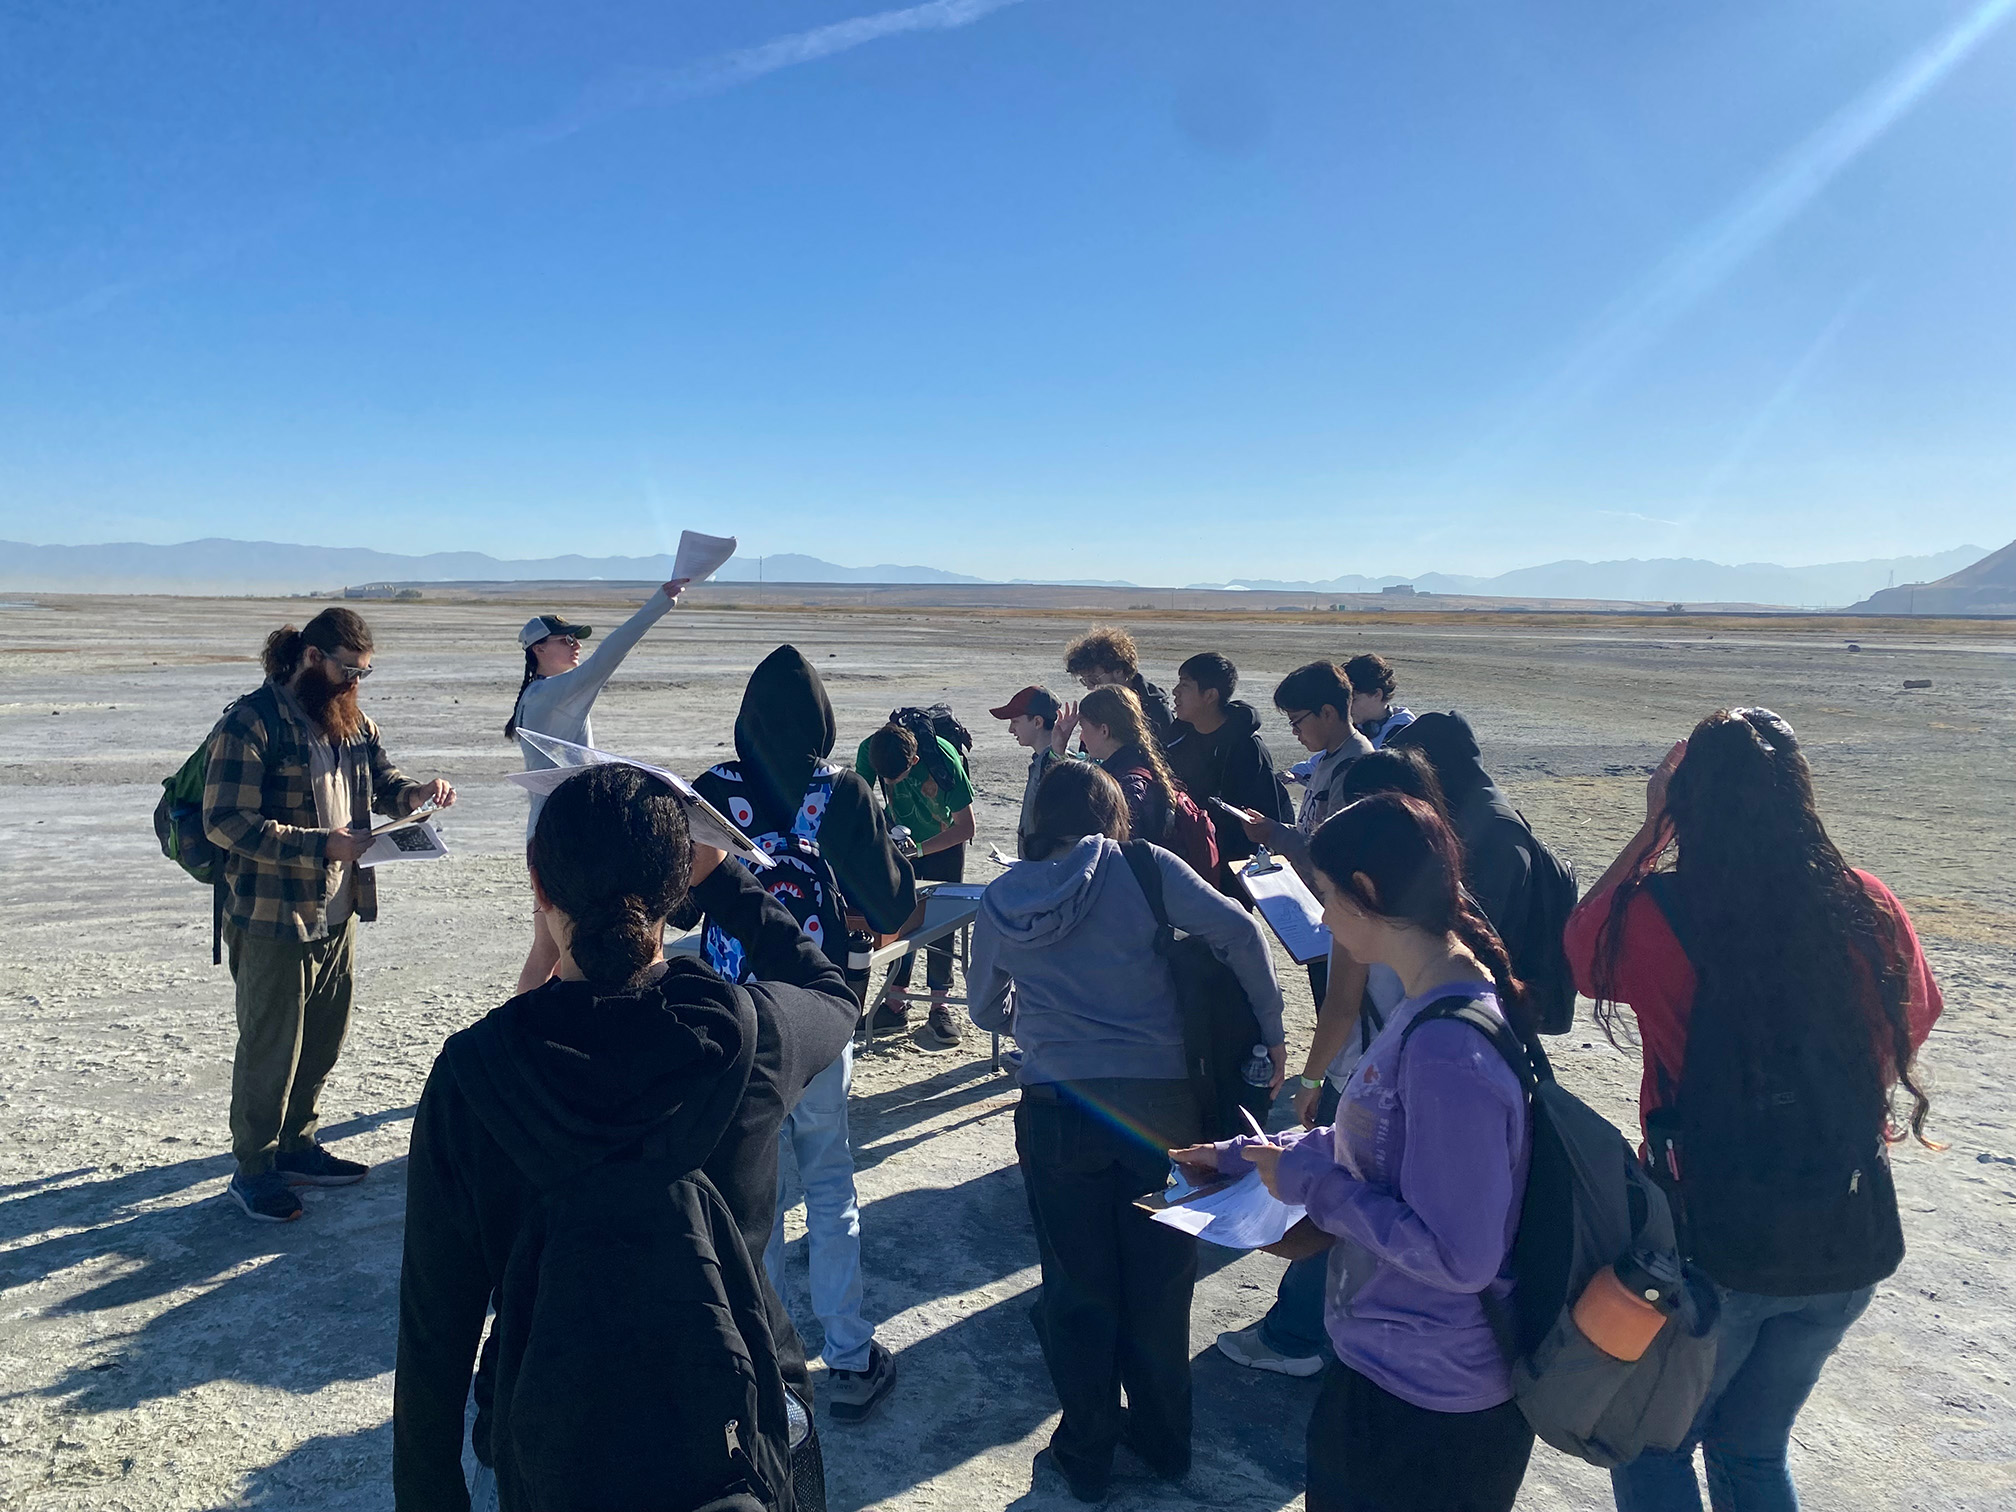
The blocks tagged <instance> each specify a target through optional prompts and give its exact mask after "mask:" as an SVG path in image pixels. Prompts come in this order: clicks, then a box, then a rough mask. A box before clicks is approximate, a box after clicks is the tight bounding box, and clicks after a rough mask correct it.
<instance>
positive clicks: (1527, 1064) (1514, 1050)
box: [1400, 993, 1554, 1097]
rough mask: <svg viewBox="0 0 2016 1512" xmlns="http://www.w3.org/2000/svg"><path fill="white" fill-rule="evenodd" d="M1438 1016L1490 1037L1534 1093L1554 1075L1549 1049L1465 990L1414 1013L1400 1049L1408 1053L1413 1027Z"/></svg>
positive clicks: (1522, 1084) (1528, 1092)
mask: <svg viewBox="0 0 2016 1512" xmlns="http://www.w3.org/2000/svg"><path fill="white" fill-rule="evenodd" d="M1438 1019H1455V1020H1457V1021H1459V1022H1461V1023H1465V1024H1468V1025H1469V1026H1470V1027H1471V1028H1472V1029H1475V1030H1476V1031H1477V1032H1478V1033H1479V1034H1481V1035H1483V1036H1484V1037H1485V1038H1486V1039H1488V1040H1489V1041H1491V1044H1492V1046H1493V1047H1494V1048H1495V1049H1496V1050H1497V1051H1498V1054H1499V1056H1500V1058H1502V1059H1503V1060H1504V1062H1505V1064H1506V1065H1507V1066H1509V1067H1510V1068H1511V1071H1512V1074H1513V1075H1514V1076H1516V1077H1518V1078H1519V1085H1520V1087H1521V1088H1522V1089H1524V1091H1525V1093H1526V1095H1527V1096H1528V1097H1531V1096H1532V1095H1533V1091H1534V1089H1535V1088H1536V1087H1537V1086H1539V1085H1540V1084H1541V1083H1542V1082H1550V1081H1552V1080H1553V1079H1554V1068H1553V1067H1552V1066H1551V1065H1549V1064H1548V1062H1547V1053H1546V1052H1545V1051H1544V1050H1542V1049H1541V1048H1540V1047H1539V1046H1538V1045H1535V1044H1532V1043H1531V1042H1529V1041H1527V1040H1525V1039H1523V1038H1522V1037H1521V1036H1520V1035H1519V1033H1518V1031H1517V1030H1515V1029H1514V1028H1513V1027H1512V1026H1511V1025H1510V1024H1508V1023H1506V1022H1505V1020H1504V1019H1502V1018H1500V1017H1499V1016H1498V1015H1497V1014H1495V1013H1486V1012H1485V1011H1484V1010H1483V1009H1482V1008H1480V1007H1479V1006H1478V1005H1477V1000H1476V999H1475V998H1473V997H1469V996H1466V995H1462V994H1454V993H1452V994H1451V995H1450V996H1448V997H1445V998H1442V999H1440V1000H1438V1001H1436V1002H1433V1003H1430V1004H1429V1005H1428V1006H1427V1007H1426V1008H1423V1009H1422V1010H1421V1011H1420V1012H1419V1013H1417V1014H1415V1015H1414V1018H1413V1020H1412V1022H1410V1023H1409V1024H1408V1025H1407V1027H1406V1028H1405V1029H1403V1030H1401V1031H1400V1049H1401V1051H1402V1053H1405V1051H1406V1049H1407V1041H1408V1040H1410V1039H1412V1038H1413V1037H1414V1031H1415V1030H1416V1029H1419V1028H1420V1027H1421V1026H1422V1025H1423V1024H1430V1023H1434V1022H1435V1021H1436V1020H1438Z"/></svg>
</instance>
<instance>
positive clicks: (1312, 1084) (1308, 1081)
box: [1295, 1076, 1323, 1092]
mask: <svg viewBox="0 0 2016 1512" xmlns="http://www.w3.org/2000/svg"><path fill="white" fill-rule="evenodd" d="M1295 1080H1297V1081H1298V1082H1300V1083H1302V1085H1303V1086H1305V1087H1307V1088H1308V1089H1309V1090H1310V1091H1311V1092H1314V1091H1315V1090H1316V1089H1317V1088H1318V1087H1320V1086H1322V1085H1323V1078H1322V1077H1320V1076H1298V1077H1296V1078H1295Z"/></svg>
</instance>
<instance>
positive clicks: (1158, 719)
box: [1127, 672, 1176, 745]
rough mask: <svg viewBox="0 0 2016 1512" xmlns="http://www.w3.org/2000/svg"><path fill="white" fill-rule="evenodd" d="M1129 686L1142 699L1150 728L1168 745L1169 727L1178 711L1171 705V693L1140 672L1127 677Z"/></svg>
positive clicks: (1143, 709) (1156, 736) (1158, 738)
mask: <svg viewBox="0 0 2016 1512" xmlns="http://www.w3.org/2000/svg"><path fill="white" fill-rule="evenodd" d="M1127 686H1128V687H1130V688H1132V689H1133V690H1134V696H1135V697H1136V698H1138V699H1140V700H1141V710H1142V712H1143V713H1144V714H1146V715H1147V716H1148V728H1149V729H1151V730H1153V731H1154V732H1155V738H1156V739H1157V740H1159V741H1161V742H1162V743H1163V744H1164V745H1167V744H1168V743H1169V727H1170V726H1171V725H1172V724H1174V723H1175V722H1176V711H1175V709H1174V708H1173V707H1172V706H1171V705H1170V702H1169V695H1168V694H1167V693H1164V692H1163V691H1162V690H1161V689H1160V688H1158V687H1156V686H1155V684H1153V683H1151V682H1150V681H1148V679H1147V678H1145V677H1143V676H1142V675H1141V674H1140V673H1139V672H1136V673H1135V674H1134V675H1133V676H1132V677H1130V678H1128V679H1127Z"/></svg>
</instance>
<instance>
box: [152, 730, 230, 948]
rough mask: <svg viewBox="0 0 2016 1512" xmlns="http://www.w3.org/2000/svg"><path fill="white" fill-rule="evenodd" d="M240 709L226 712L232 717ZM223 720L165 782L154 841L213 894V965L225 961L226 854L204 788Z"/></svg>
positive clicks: (211, 914) (157, 809)
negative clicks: (208, 828) (208, 825)
mask: <svg viewBox="0 0 2016 1512" xmlns="http://www.w3.org/2000/svg"><path fill="white" fill-rule="evenodd" d="M236 707H237V705H236V704H235V703H234V704H232V705H230V706H229V707H227V708H226V709H225V710H224V713H225V714H226V715H229V714H230V712H231V710H232V709H233V708H236ZM223 722H224V720H223V718H221V717H220V718H219V719H218V721H217V724H216V725H212V726H211V727H210V733H209V734H208V735H205V736H204V737H203V743H202V744H201V745H199V746H198V747H196V749H195V750H193V751H191V752H190V753H189V759H188V760H187V761H185V762H183V763H182V765H181V766H180V767H178V768H176V770H175V773H174V775H173V776H170V777H164V778H162V779H161V801H160V802H159V803H157V804H155V805H154V838H155V839H157V840H159V841H160V842H161V854H162V855H164V856H166V857H167V858H168V859H169V860H170V861H173V862H174V863H175V864H176V865H177V866H179V867H181V868H182V870H184V871H186V872H187V873H189V875H190V876H192V877H194V878H195V879H196V880H197V881H198V882H200V883H202V884H203V885H204V886H205V887H207V888H209V889H210V891H211V900H210V962H211V964H212V965H217V964H219V963H221V962H222V961H223V959H224V854H225V853H224V850H223V848H222V847H221V846H218V845H217V844H215V843H214V842H213V841H212V840H211V839H210V837H209V835H207V834H206V833H204V830H203V784H204V782H205V781H206V780H207V779H208V778H209V775H210V742H211V740H212V739H213V738H214V737H215V736H216V734H217V729H218V726H220V725H222V724H223Z"/></svg>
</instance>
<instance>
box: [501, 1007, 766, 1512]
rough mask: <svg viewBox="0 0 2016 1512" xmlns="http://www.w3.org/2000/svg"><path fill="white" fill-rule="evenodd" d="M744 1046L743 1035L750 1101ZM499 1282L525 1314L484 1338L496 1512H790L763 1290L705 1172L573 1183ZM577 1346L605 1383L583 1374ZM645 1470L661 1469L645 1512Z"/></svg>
mask: <svg viewBox="0 0 2016 1512" xmlns="http://www.w3.org/2000/svg"><path fill="white" fill-rule="evenodd" d="M755 1043H756V1035H755V1033H754V1026H753V1024H752V1025H751V1026H750V1033H749V1034H748V1036H747V1037H746V1039H745V1040H744V1046H745V1049H744V1052H743V1056H742V1060H741V1064H740V1066H739V1067H738V1068H737V1070H736V1072H735V1073H734V1074H738V1075H739V1076H740V1077H741V1079H742V1080H743V1081H744V1082H745V1083H746V1081H747V1079H748V1075H749V1065H750V1061H751V1058H752V1057H753V1056H754V1053H755ZM528 1273H529V1274H528ZM505 1277H506V1279H505V1281H504V1285H503V1288H502V1292H503V1294H504V1295H506V1296H530V1297H531V1298H532V1305H531V1306H530V1308H529V1309H513V1310H509V1311H507V1312H505V1313H503V1314H500V1315H499V1317H498V1319H497V1322H496V1328H497V1329H498V1331H499V1333H500V1335H501V1339H500V1348H499V1349H498V1352H497V1360H498V1373H497V1382H496V1391H495V1395H494V1398H493V1407H492V1412H493V1414H494V1415H493V1418H492V1421H491V1428H490V1435H489V1443H490V1451H491V1457H492V1461H493V1464H494V1468H495V1469H496V1472H497V1486H498V1492H499V1499H500V1502H501V1504H502V1506H503V1508H504V1509H505V1512H607V1509H609V1508H612V1507H623V1508H625V1509H634V1512H699V1509H702V1508H716V1507H720V1508H730V1507H732V1508H736V1509H741V1512H756V1509H761V1512H796V1509H797V1503H796V1501H795V1499H794V1492H793V1485H792V1464H791V1458H792V1456H791V1447H790V1432H791V1430H790V1421H789V1416H788V1414H789V1408H788V1406H787V1403H786V1400H785V1386H784V1378H783V1375H782V1374H781V1372H780V1371H779V1368H778V1363H777V1351H776V1346H775V1341H774V1340H773V1338H772V1335H771V1332H770V1322H769V1314H768V1312H767V1311H766V1308H765V1303H764V1292H763V1284H762V1280H761V1278H760V1276H759V1275H758V1272H757V1270H756V1267H755V1264H754V1263H753V1262H752V1261H751V1260H750V1257H749V1252H748V1250H747V1249H746V1248H745V1247H744V1245H743V1243H742V1236H741V1233H740V1231H739V1230H738V1229H737V1228H736V1226H735V1219H734V1216H733V1215H732V1214H731V1213H730V1212H729V1211H728V1205H727V1203H726V1202H725V1201H723V1200H722V1197H721V1194H720V1192H719V1191H718V1190H717V1189H716V1188H715V1186H714V1183H713V1182H712V1181H710V1180H709V1179H708V1178H707V1176H706V1174H705V1172H703V1171H699V1170H692V1169H687V1168H685V1167H683V1166H682V1165H680V1164H679V1163H678V1162H676V1161H668V1160H664V1159H653V1158H651V1157H650V1155H649V1152H648V1150H647V1151H644V1152H641V1153H640V1152H637V1151H632V1152H629V1154H628V1155H627V1156H623V1157H617V1158H614V1159H611V1160H606V1161H603V1162H601V1163H600V1164H597V1165H594V1166H591V1167H589V1168H588V1169H587V1170H586V1171H581V1172H577V1173H575V1174H573V1175H571V1176H569V1177H568V1178H567V1179H566V1180H565V1181H564V1182H561V1183H558V1184H556V1185H555V1186H553V1187H552V1188H550V1189H548V1190H544V1191H542V1192H541V1193H540V1196H539V1201H538V1203H537V1205H536V1206H535V1207H533V1208H532V1210H531V1211H530V1212H528V1213H527V1215H526V1217H525V1220H524V1222H523V1224H522V1225H521V1226H520V1229H519V1232H518V1236H517V1238H516V1240H515V1241H514V1242H513V1244H512V1247H511V1254H510V1257H509V1258H508V1260H507V1261H506V1271H505ZM584 1341H592V1347H593V1348H594V1349H595V1350H597V1351H600V1352H601V1354H602V1356H603V1358H605V1359H606V1360H607V1361H608V1368H607V1369H606V1370H601V1371H597V1370H595V1369H593V1368H586V1369H584V1368H583V1366H582V1363H581V1355H582V1350H583V1345H584ZM639 1380H644V1381H650V1382H653V1383H655V1384H656V1387H657V1389H656V1390H651V1391H643V1392H640V1391H638V1390H637V1389H636V1388H635V1385H634V1383H635V1382H636V1381H639ZM640 1462H648V1463H649V1464H651V1465H655V1466H657V1467H659V1473H658V1474H657V1475H656V1477H655V1479H654V1478H652V1477H649V1476H645V1477H642V1478H641V1480H642V1481H643V1482H645V1483H649V1484H651V1485H652V1489H653V1493H654V1494H652V1495H650V1496H649V1498H648V1499H645V1500H640V1499H639V1485H640V1474H639V1465H640Z"/></svg>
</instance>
